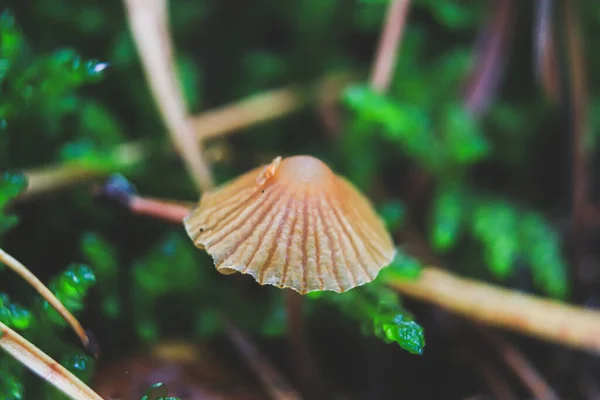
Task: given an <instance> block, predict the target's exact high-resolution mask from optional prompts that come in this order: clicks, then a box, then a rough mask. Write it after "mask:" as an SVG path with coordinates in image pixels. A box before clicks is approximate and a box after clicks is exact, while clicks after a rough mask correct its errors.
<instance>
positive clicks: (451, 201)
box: [431, 184, 466, 251]
mask: <svg viewBox="0 0 600 400" xmlns="http://www.w3.org/2000/svg"><path fill="white" fill-rule="evenodd" d="M465 201H466V199H465V196H464V194H463V193H462V191H461V189H460V187H459V186H458V185H457V184H451V185H445V186H442V187H441V188H440V189H439V190H438V191H437V193H436V194H435V197H434V199H433V205H432V208H433V210H432V222H431V242H432V244H433V248H434V249H435V250H438V251H447V250H449V249H451V248H452V247H453V246H454V245H455V244H456V241H457V240H458V236H459V233H460V229H461V225H462V218H463V214H464V207H465Z"/></svg>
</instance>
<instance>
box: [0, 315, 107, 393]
mask: <svg viewBox="0 0 600 400" xmlns="http://www.w3.org/2000/svg"><path fill="white" fill-rule="evenodd" d="M0 348H2V349H3V350H4V351H6V352H7V353H8V354H10V355H11V356H12V357H14V358H15V359H16V360H18V361H19V362H20V363H21V364H23V365H25V366H26V367H27V368H29V369H30V370H31V371H33V372H34V373H36V374H37V375H39V376H40V377H41V378H43V379H45V380H46V381H47V382H49V383H50V384H52V385H53V386H55V387H56V388H57V389H59V390H60V391H62V392H63V393H64V394H66V395H67V396H69V397H70V398H72V399H74V400H102V397H100V396H99V395H98V394H97V393H96V392H94V391H93V390H92V389H91V388H90V387H88V386H87V385H86V384H85V383H83V382H82V381H80V380H79V379H78V378H77V377H76V376H75V375H73V374H72V373H71V372H69V371H68V370H67V369H66V368H65V367H63V366H62V365H60V364H59V363H57V362H56V361H54V360H53V359H52V358H50V357H49V356H48V355H47V354H45V353H44V352H42V351H41V350H40V349H38V348H37V347H35V346H34V345H33V344H31V343H30V342H28V341H27V340H26V339H25V338H23V337H22V336H21V335H19V334H18V333H16V332H15V331H13V330H12V329H10V328H9V327H8V326H6V325H4V324H3V323H2V322H0Z"/></svg>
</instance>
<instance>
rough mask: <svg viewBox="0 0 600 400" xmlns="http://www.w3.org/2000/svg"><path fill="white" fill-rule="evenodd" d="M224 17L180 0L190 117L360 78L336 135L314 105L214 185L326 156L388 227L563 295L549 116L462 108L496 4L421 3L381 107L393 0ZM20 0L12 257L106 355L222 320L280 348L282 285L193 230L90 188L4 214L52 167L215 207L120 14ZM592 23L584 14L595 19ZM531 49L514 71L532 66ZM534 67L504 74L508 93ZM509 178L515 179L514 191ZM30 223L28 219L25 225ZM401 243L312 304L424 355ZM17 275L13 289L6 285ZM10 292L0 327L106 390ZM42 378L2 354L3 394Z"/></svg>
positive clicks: (215, 9)
mask: <svg viewBox="0 0 600 400" xmlns="http://www.w3.org/2000/svg"><path fill="white" fill-rule="evenodd" d="M104 3H106V4H104ZM229 3H230V2H227V1H225V2H206V1H197V2H170V4H169V6H170V8H171V14H170V18H171V21H170V22H171V27H172V30H173V39H174V43H175V45H176V49H177V51H176V54H175V57H176V63H177V68H178V73H179V77H180V83H181V85H182V87H183V89H184V94H185V98H186V102H187V105H188V108H189V110H190V112H192V113H198V112H201V111H203V110H206V109H209V108H212V107H216V106H219V105H222V104H226V103H228V102H231V101H234V100H237V99H240V98H243V97H245V96H248V95H251V94H255V93H259V92H262V91H264V90H267V89H271V88H273V87H277V86H279V85H284V84H288V83H290V82H294V83H297V84H298V85H299V86H309V85H313V83H314V82H315V81H317V80H321V79H322V78H323V76H324V75H327V74H329V73H336V72H340V71H342V72H352V73H354V74H357V75H358V76H359V79H357V82H355V83H354V84H353V85H351V86H349V87H347V88H346V89H345V90H344V91H343V93H342V94H341V96H340V98H339V103H340V105H341V106H343V107H340V108H341V109H340V110H338V111H339V115H338V117H339V122H340V129H339V132H329V131H328V128H327V126H326V125H327V124H322V123H321V121H320V119H319V118H317V117H315V114H317V115H319V116H320V115H322V114H323V113H326V112H327V110H325V111H323V110H322V109H321V107H320V105H321V100H322V99H321V98H320V97H317V98H316V99H315V98H313V100H312V102H311V105H310V107H311V108H310V109H309V110H308V111H306V110H305V111H302V112H299V113H297V114H296V115H294V116H290V117H289V118H285V119H283V120H279V121H273V122H271V123H267V124H262V125H260V126H257V127H249V128H247V129H243V131H244V132H243V133H241V134H239V135H236V136H232V137H231V138H227V139H216V140H214V141H211V142H209V143H207V151H206V153H207V154H221V156H220V157H215V158H216V161H215V162H214V166H213V167H214V171H215V175H216V177H217V179H218V180H219V181H224V180H226V179H228V178H231V177H233V176H236V175H238V174H239V173H241V172H243V171H245V170H247V169H249V168H251V167H254V166H256V165H257V164H258V163H260V162H263V161H265V160H270V159H272V156H273V155H274V154H281V155H287V154H299V153H310V154H314V155H316V156H319V157H320V158H322V159H323V160H324V161H327V162H328V163H329V164H330V165H331V166H332V167H334V169H336V170H338V171H339V172H340V173H342V174H343V175H345V176H347V177H348V178H349V179H350V180H351V181H352V182H354V183H355V184H356V185H357V186H359V187H360V188H361V189H362V190H363V191H364V192H365V193H367V194H368V195H369V197H371V198H372V199H373V201H374V203H375V205H376V206H377V208H378V209H379V211H380V214H381V216H382V218H383V219H384V220H385V222H386V224H387V227H388V229H389V230H390V231H391V232H393V233H397V232H399V231H401V230H402V229H403V228H405V227H407V226H409V227H417V228H422V227H425V228H424V229H422V231H424V232H426V233H427V240H428V244H429V246H430V250H431V252H432V253H434V254H435V255H437V256H438V257H439V258H442V259H443V260H444V261H445V262H447V263H448V265H449V268H455V269H458V270H459V271H460V272H462V273H465V274H469V275H476V276H484V277H487V278H488V279H493V280H499V281H501V282H503V283H504V284H506V285H517V284H516V283H515V282H514V281H513V280H511V279H510V278H511V277H514V276H516V275H517V274H519V273H520V272H522V271H525V272H526V273H528V274H530V276H531V278H532V280H533V282H534V284H535V289H532V288H530V287H528V286H527V287H523V285H521V286H519V289H524V290H539V291H542V292H543V293H544V294H546V295H550V296H555V297H559V298H565V297H566V296H567V295H568V293H569V281H568V280H567V277H566V261H565V259H564V254H563V252H562V237H561V232H559V231H558V229H557V224H556V221H555V219H554V215H551V214H550V211H551V210H555V209H557V208H558V207H561V206H564V203H566V201H567V200H566V199H567V195H566V194H565V193H564V192H566V191H564V190H559V189H555V187H556V186H557V181H558V180H559V178H555V177H560V176H561V173H562V171H560V167H556V166H554V165H552V166H551V168H550V169H549V170H548V171H544V174H542V175H547V176H549V177H551V179H549V181H550V182H549V183H546V184H544V183H540V186H539V187H537V186H536V187H535V188H529V187H527V185H526V183H527V182H532V181H535V182H537V181H538V180H539V178H538V175H536V174H535V171H534V169H533V168H531V166H532V164H533V163H534V161H532V160H530V159H531V158H532V154H534V153H537V150H535V149H536V148H537V147H539V146H540V143H543V145H544V146H545V145H546V143H551V142H552V143H554V146H555V147H557V146H558V147H560V148H561V151H562V150H563V149H562V146H561V143H559V144H558V145H557V144H556V143H555V142H556V141H557V139H556V138H548V136H545V135H542V134H541V133H544V134H545V133H546V132H545V127H544V126H543V125H542V122H543V121H544V120H545V119H547V114H546V113H547V112H548V107H547V105H546V104H545V103H544V102H543V101H542V99H541V96H540V95H539V93H538V92H537V89H535V88H533V89H532V88H531V87H530V86H531V85H529V84H527V83H523V82H522V81H523V79H522V78H521V79H520V80H517V81H516V83H512V84H509V85H508V86H509V87H510V88H509V89H510V90H509V89H507V90H506V91H505V92H502V93H500V94H499V96H498V97H499V99H498V102H496V103H494V104H493V105H492V107H491V108H490V109H489V110H488V112H487V113H486V115H485V116H484V117H483V118H481V119H476V118H475V117H473V116H472V115H470V114H469V112H468V110H467V109H466V108H465V106H464V90H463V89H464V83H465V82H466V81H468V78H469V77H470V73H471V71H472V69H473V63H474V60H473V39H474V38H475V36H476V34H477V29H478V28H479V26H480V25H481V24H482V21H484V18H485V17H486V16H487V14H486V12H487V11H486V10H487V8H488V7H486V5H485V3H483V2H482V3H481V4H479V3H477V4H472V5H469V6H468V7H465V6H462V5H461V4H460V2H457V1H454V0H435V1H434V0H415V1H413V2H411V3H412V9H411V14H410V15H411V17H410V18H411V19H410V21H411V22H410V23H409V24H408V25H407V28H406V31H405V33H404V37H403V42H402V46H401V49H400V57H399V59H398V63H397V65H396V67H395V70H394V79H393V81H392V84H391V86H390V88H389V90H388V91H387V92H386V93H384V94H379V93H376V92H374V91H373V90H371V89H370V88H369V86H368V85H367V83H366V82H367V78H366V72H367V71H368V70H369V69H370V68H371V65H370V64H371V60H372V56H373V50H374V48H375V45H376V40H377V38H378V36H379V30H380V27H381V24H382V22H383V21H384V18H385V10H386V7H387V4H388V3H389V0H361V1H355V2H349V3H348V4H346V3H345V2H342V1H340V0H328V1H323V0H307V1H302V2H292V3H290V4H288V3H285V2H271V1H266V0H258V1H256V2H254V3H253V6H252V7H249V8H248V10H247V12H243V13H230V12H229V11H228V10H230V8H231V6H232V5H231V4H229ZM8 5H10V6H12V9H11V10H5V11H2V10H0V11H1V12H2V14H1V16H0V168H1V169H2V170H3V171H13V172H3V175H2V178H1V180H0V211H1V213H0V234H1V235H3V236H2V241H3V246H4V243H6V246H8V245H10V247H7V250H11V252H13V251H14V253H15V255H23V256H24V257H25V256H26V257H25V258H26V261H27V262H26V264H27V265H28V266H30V267H31V268H32V269H34V270H35V272H36V273H38V274H40V275H41V276H43V277H44V279H45V280H47V281H49V282H50V287H51V289H52V290H53V291H54V292H55V293H56V294H57V296H58V297H59V298H60V299H61V300H62V301H63V302H65V304H66V305H67V308H69V309H70V310H71V311H73V312H74V313H76V314H78V315H80V316H82V317H84V318H85V319H86V321H87V322H89V326H90V327H91V328H92V330H93V331H95V332H98V334H99V335H100V336H102V343H103V344H104V347H105V349H104V350H105V351H106V352H107V353H109V355H111V354H112V355H122V354H123V352H124V351H125V350H127V349H129V348H130V346H132V345H133V344H139V343H143V344H145V345H151V344H153V343H156V342H157V341H158V340H159V339H161V338H163V337H167V336H170V335H181V334H182V332H183V333H190V332H193V335H195V337H196V338H199V339H202V340H207V339H209V338H212V337H214V336H216V335H218V334H220V333H222V331H223V326H222V325H221V319H220V316H221V315H222V314H226V315H228V316H229V317H230V318H231V319H232V320H235V321H236V323H237V324H238V325H239V326H240V327H241V328H243V329H244V330H247V331H250V332H253V333H256V334H260V335H262V336H267V337H279V336H281V335H282V334H283V332H284V330H285V309H284V307H283V297H282V294H281V292H280V291H278V290H276V289H274V288H270V287H260V288H259V287H257V285H255V284H254V283H253V281H251V280H250V279H246V280H243V278H242V279H241V280H240V282H241V283H238V282H237V281H236V283H235V285H233V284H232V280H231V279H230V277H225V276H221V275H219V274H218V273H217V272H216V271H215V270H214V267H213V264H212V260H211V259H210V258H209V257H208V256H207V255H206V254H204V253H203V252H201V251H198V250H197V249H196V248H194V247H193V245H192V244H191V243H190V242H189V240H188V239H187V237H186V236H185V234H184V232H183V231H182V229H181V227H173V226H169V225H167V224H165V223H157V222H155V221H148V220H146V219H143V218H137V217H133V216H131V215H129V214H126V213H124V212H123V211H122V210H120V209H118V208H113V207H110V206H107V205H105V204H101V203H96V202H94V201H93V199H92V197H93V196H91V195H90V190H89V186H86V185H81V186H77V187H73V188H69V189H68V190H66V191H65V192H63V193H60V194H57V195H56V196H49V197H48V198H43V199H40V200H39V201H36V202H30V203H23V204H15V206H14V207H12V205H10V204H9V202H10V201H11V200H12V199H14V198H15V197H16V196H19V195H20V194H21V193H23V192H24V190H25V189H26V180H25V178H24V175H22V174H21V173H20V172H16V171H20V170H21V169H28V168H33V167H40V166H44V165H49V164H54V163H59V164H61V165H64V166H70V167H74V168H75V170H77V171H96V172H97V171H100V172H102V173H106V174H108V173H112V172H118V173H121V174H123V175H124V176H126V177H127V178H129V179H131V180H132V181H133V182H135V185H136V186H137V187H138V188H139V192H140V193H143V194H147V195H151V196H157V197H165V198H173V199H181V200H192V201H194V200H197V197H198V194H197V193H196V192H195V191H194V186H193V185H192V182H191V180H190V178H189V177H188V176H186V174H185V172H184V171H185V170H184V169H183V168H182V165H181V163H180V162H179V161H178V160H176V158H175V157H173V156H172V155H168V154H165V152H164V148H165V147H167V146H166V145H167V135H166V134H165V132H164V129H165V128H164V124H163V123H162V121H161V120H160V115H159V113H158V112H157V110H156V107H155V105H154V103H153V101H152V98H151V96H150V91H149V90H148V87H147V84H146V81H145V77H144V74H143V73H142V71H141V66H140V63H139V61H138V57H137V54H136V50H135V47H134V44H133V41H132V38H131V36H130V34H129V31H128V28H127V25H126V21H125V18H124V15H123V13H124V9H123V7H121V4H119V2H80V1H75V0H33V1H31V2H22V1H19V0H9V3H8ZM586 7H591V6H589V5H588V6H586ZM597 15H598V13H594V12H589V13H587V14H586V18H587V19H594V18H596V19H597ZM594 22H597V21H596V20H594ZM65 46H66V47H65ZM518 54H519V57H517V58H516V60H517V61H519V60H521V59H525V58H526V57H528V56H529V55H528V54H526V55H525V57H520V55H521V53H518ZM591 56H592V57H595V55H594V54H592V55H591ZM515 62H516V61H515ZM594 62H596V61H594ZM519 65H521V64H519ZM520 68H523V66H522V65H521V66H520ZM525 69H526V70H527V71H528V72H527V79H530V78H529V75H528V74H529V70H528V69H527V68H525ZM519 74H522V72H520V73H517V74H515V73H514V71H510V70H509V71H507V73H506V79H505V81H506V82H509V83H511V81H510V79H514V78H515V76H516V77H517V78H519V77H521V75H519ZM316 92H319V91H318V90H317V91H316ZM532 93H533V95H532ZM596 103H598V102H597V100H596ZM596 103H594V104H596ZM317 105H319V107H317ZM314 108H318V111H319V112H318V113H315V112H314V111H315V110H314ZM323 108H325V107H323ZM595 114H597V113H595ZM597 122H598V121H596V122H594V127H595V128H597V125H598V124H597ZM596 130H597V129H596ZM540 132H541V133H540ZM138 139H143V140H144V142H143V143H144V146H146V147H144V151H145V153H144V157H143V160H142V161H140V162H138V161H137V160H136V161H135V162H133V163H130V162H127V161H126V160H125V161H124V160H123V159H122V157H120V156H119V154H120V153H119V151H118V150H119V149H120V148H121V147H120V145H122V144H124V143H138V142H136V141H137V140H138ZM536 146H537V147H536ZM549 146H550V145H549ZM545 154H549V155H547V157H549V158H552V157H553V155H555V153H552V150H548V153H545ZM498 169H501V170H503V171H505V172H504V174H505V175H502V174H500V176H499V177H498V175H497V174H496V173H495V171H497V170H498ZM416 170H418V171H420V172H419V174H421V175H419V174H417V175H419V176H420V178H419V179H422V181H424V182H425V184H424V185H423V186H424V187H425V188H426V189H427V188H430V187H433V188H434V190H433V192H432V193H430V195H431V198H428V197H427V195H425V196H423V195H422V194H419V190H415V189H414V187H416V186H418V185H416V184H414V182H413V178H414V176H413V175H415V173H414V171H416ZM413 192H415V193H416V195H415V193H413ZM419 196H421V197H419ZM415 198H416V200H415ZM428 200H431V201H428ZM9 205H10V206H11V207H10V208H9ZM15 208H16V209H17V211H19V212H18V213H15V212H14V211H15ZM17 214H19V215H23V217H22V219H23V220H22V222H21V223H20V224H17V222H18V219H17V217H16V215H17ZM551 217H552V218H551ZM399 245H400V247H399V248H398V254H397V256H396V258H395V260H394V261H393V262H392V264H391V265H390V266H389V267H388V268H386V269H384V270H383V271H382V273H381V274H380V276H379V277H378V279H377V280H376V281H375V282H373V283H372V284H369V285H365V286H364V287H361V288H357V289H354V290H351V291H350V292H348V293H345V294H341V295H337V294H332V293H314V294H311V295H310V296H308V297H309V298H310V299H311V301H310V302H309V304H310V306H311V309H312V310H313V311H314V310H315V309H316V308H317V307H319V306H320V305H321V304H323V303H327V304H330V305H332V306H334V307H336V308H337V309H339V311H340V312H341V313H342V314H343V315H345V316H346V317H347V318H349V319H351V320H354V321H356V322H357V323H358V324H359V325H360V326H361V327H362V331H363V332H364V333H365V334H368V335H370V336H376V337H379V338H380V339H382V340H383V341H384V342H394V343H397V344H398V345H399V346H400V347H402V348H403V349H405V350H407V351H408V352H410V353H413V354H422V353H423V352H424V347H425V333H424V330H423V328H422V327H421V326H420V325H419V324H418V323H417V321H416V320H415V319H414V318H413V316H412V315H411V314H410V312H409V311H408V310H407V309H406V308H405V307H404V305H403V303H402V299H400V298H398V296H397V295H396V294H395V293H393V292H392V291H391V290H390V289H389V288H388V287H387V286H386V284H385V282H386V280H388V279H414V278H417V277H418V275H419V272H420V267H421V266H420V263H419V262H418V261H417V260H416V259H414V258H413V257H411V256H410V255H409V254H408V249H407V248H404V247H402V243H400V244H399ZM32 247H34V248H36V251H35V252H32V251H31V248H32ZM49 256H51V257H49ZM49 258H50V259H49ZM82 263H84V264H82ZM65 265H66V266H67V268H66V269H65ZM0 274H3V282H8V281H9V279H10V278H8V276H9V274H8V273H7V271H4V270H3V271H1V272H0ZM5 276H6V279H4V277H5ZM19 284H20V283H18V284H17V285H19ZM238 285H239V286H238ZM525 286H526V285H525ZM17 287H18V288H19V289H20V288H21V287H19V286H17ZM0 291H2V292H7V293H8V294H4V293H2V294H0V320H1V321H3V322H4V323H6V324H8V325H9V326H11V327H13V328H15V329H17V330H19V331H20V332H21V333H22V334H24V335H25V336H26V337H27V338H29V339H30V340H32V341H33V342H34V343H36V344H37V345H39V346H40V347H41V348H42V349H43V350H44V351H47V352H48V353H49V354H50V355H52V356H53V357H55V358H56V359H58V360H60V361H61V363H63V365H65V366H67V367H68V368H69V369H70V370H71V371H73V372H75V373H76V374H78V376H81V377H82V379H84V380H86V381H89V379H90V377H91V376H92V374H93V371H94V368H95V366H94V362H93V360H91V359H89V357H87V356H85V355H83V354H82V352H81V351H80V350H79V348H78V347H77V344H76V343H74V340H72V338H69V337H66V336H65V337H63V335H62V332H63V331H65V324H64V322H62V320H60V318H58V316H57V315H56V313H55V311H54V310H53V309H51V308H49V307H48V305H47V304H46V303H45V302H41V301H37V302H36V301H34V300H31V299H34V298H37V297H35V296H34V295H33V294H32V291H31V290H30V289H23V290H17V289H13V287H12V285H7V284H4V283H3V285H1V286H0ZM20 293H26V294H27V295H24V296H19V294H20ZM107 326H111V327H114V326H118V327H119V328H118V329H114V328H107ZM49 332H52V334H49ZM55 333H56V334H55ZM32 382H33V380H32V379H31V377H29V376H27V375H26V374H25V373H24V369H23V368H22V367H21V366H20V365H18V364H17V363H16V362H14V361H13V360H12V359H9V358H8V357H6V356H4V355H0V397H1V398H6V399H19V398H23V396H24V395H25V393H26V395H27V397H28V398H29V397H32V398H53V399H58V398H60V396H59V395H58V394H56V393H55V392H54V391H53V389H51V388H49V387H47V386H41V385H38V384H33V383H32ZM30 388H31V389H30ZM25 389H27V390H25ZM36 395H37V397H36ZM49 396H51V397H49ZM167 396H168V393H167V391H166V387H164V386H161V385H157V386H156V387H153V388H151V389H149V391H148V393H147V394H146V395H145V397H144V398H146V399H151V398H155V399H157V398H168V397H167Z"/></svg>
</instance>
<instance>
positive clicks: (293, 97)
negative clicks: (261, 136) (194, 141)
mask: <svg viewBox="0 0 600 400" xmlns="http://www.w3.org/2000/svg"><path fill="white" fill-rule="evenodd" d="M307 103H308V97H307V96H306V95H304V94H303V92H302V91H301V90H300V89H299V88H296V87H294V86H289V87H284V88H281V89H274V90H269V91H267V92H264V93H260V94H258V95H254V96H251V97H248V98H246V99H243V100H241V101H238V102H236V103H233V104H231V105H227V106H225V107H221V108H217V109H215V110H209V111H206V112H204V113H202V114H200V115H198V116H195V117H193V118H192V121H193V124H194V126H195V127H196V131H197V132H198V138H199V139H200V140H207V139H212V138H214V137H221V136H224V135H226V134H231V133H235V132H237V131H239V130H240V129H243V128H246V127H248V126H252V125H256V124H260V123H262V122H266V121H269V120H272V119H276V118H280V117H283V116H284V115H288V114H291V113H293V112H294V111H297V110H299V109H300V108H302V107H303V106H304V105H306V104H307Z"/></svg>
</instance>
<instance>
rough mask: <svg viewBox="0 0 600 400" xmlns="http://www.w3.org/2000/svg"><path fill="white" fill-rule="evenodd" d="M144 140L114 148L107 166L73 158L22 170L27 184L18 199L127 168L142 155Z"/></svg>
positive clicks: (138, 160)
mask: <svg viewBox="0 0 600 400" xmlns="http://www.w3.org/2000/svg"><path fill="white" fill-rule="evenodd" d="M145 152H146V150H145V143H144V142H143V141H136V142H130V143H124V144H122V145H119V146H117V147H115V149H114V150H113V151H112V154H111V157H110V158H111V161H112V162H111V165H110V167H109V168H107V167H105V166H102V167H92V166H89V165H86V164H83V163H81V162H77V161H73V162H68V163H61V164H55V165H48V166H44V167H40V168H35V169H30V170H27V171H24V173H25V175H26V176H27V180H28V181H29V184H28V186H27V191H26V192H25V193H24V194H23V195H22V196H20V197H19V198H18V200H19V201H20V200H23V199H29V198H32V197H36V196H39V195H42V194H45V193H48V192H51V191H54V190H58V189H62V188H65V187H68V186H71V185H74V184H77V183H80V182H85V181H89V180H91V179H94V178H96V177H98V176H104V175H106V174H109V173H111V172H117V171H122V170H126V169H128V168H131V167H132V166H134V165H136V164H138V163H140V162H141V161H142V160H143V159H144V157H145Z"/></svg>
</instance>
